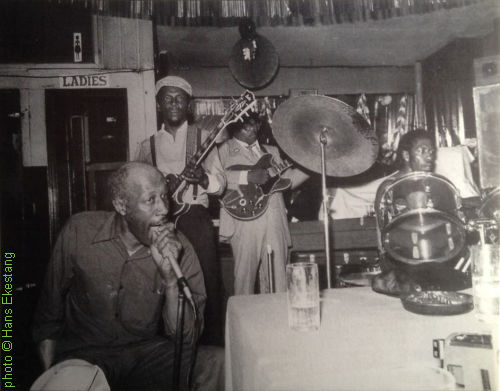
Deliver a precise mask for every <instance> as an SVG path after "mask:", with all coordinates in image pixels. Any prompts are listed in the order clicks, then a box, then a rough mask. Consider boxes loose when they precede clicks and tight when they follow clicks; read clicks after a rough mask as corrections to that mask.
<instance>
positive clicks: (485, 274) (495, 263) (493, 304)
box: [471, 244, 500, 323]
mask: <svg viewBox="0 0 500 391" xmlns="http://www.w3.org/2000/svg"><path fill="white" fill-rule="evenodd" d="M471 257H472V291H473V296H474V309H475V312H476V316H477V318H478V319H479V320H481V321H484V322H488V323H489V322H496V321H498V318H499V314H500V245H496V244H481V245H477V246H471Z"/></svg>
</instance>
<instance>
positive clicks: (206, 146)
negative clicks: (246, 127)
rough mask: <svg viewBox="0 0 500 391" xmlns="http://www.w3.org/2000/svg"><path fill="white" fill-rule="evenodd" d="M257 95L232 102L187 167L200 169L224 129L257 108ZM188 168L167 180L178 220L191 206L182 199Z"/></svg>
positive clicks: (244, 96)
mask: <svg viewBox="0 0 500 391" xmlns="http://www.w3.org/2000/svg"><path fill="white" fill-rule="evenodd" d="M256 103H257V102H256V101H255V95H254V94H253V93H252V92H250V91H245V92H244V93H243V94H242V95H241V96H240V97H239V98H238V99H237V100H234V101H233V102H231V105H230V106H229V109H228V110H227V111H226V112H225V113H224V116H223V117H222V118H221V120H220V121H219V123H218V124H217V126H216V127H215V128H214V130H212V131H211V132H210V134H209V135H208V137H207V138H206V139H205V141H203V143H202V144H201V146H200V147H199V148H198V150H197V151H196V153H195V154H194V155H193V156H192V157H191V158H190V159H189V161H188V163H187V164H186V167H188V166H190V167H195V168H196V167H198V166H199V165H200V164H201V163H202V162H203V160H205V158H206V157H207V155H208V153H209V152H210V150H211V149H212V147H213V146H214V145H215V140H216V139H217V137H218V136H219V134H221V132H222V131H223V130H224V128H225V127H226V126H227V125H229V124H231V123H233V122H236V121H241V120H242V118H243V116H248V112H249V111H250V110H253V109H254V108H255V106H256ZM185 172H186V168H185V169H184V170H183V171H182V172H181V173H180V174H179V175H175V174H168V175H167V177H166V179H167V182H169V188H170V189H172V190H171V194H172V199H173V201H174V203H173V215H174V216H175V217H176V222H177V219H178V218H179V217H180V216H182V215H183V214H185V213H186V212H187V211H188V210H189V208H190V204H187V203H185V202H184V201H183V200H182V198H183V195H184V193H185V192H186V190H187V188H188V187H189V183H188V182H187V181H186V179H185Z"/></svg>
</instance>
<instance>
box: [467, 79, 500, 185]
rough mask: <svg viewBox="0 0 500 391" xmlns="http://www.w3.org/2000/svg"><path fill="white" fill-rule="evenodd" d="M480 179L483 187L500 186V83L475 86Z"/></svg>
mask: <svg viewBox="0 0 500 391" xmlns="http://www.w3.org/2000/svg"><path fill="white" fill-rule="evenodd" d="M473 94H474V111H475V114H476V132H477V148H478V160H479V179H480V182H481V187H482V188H483V189H487V188H491V187H497V186H500V84H492V85H488V86H481V87H474V91H473Z"/></svg>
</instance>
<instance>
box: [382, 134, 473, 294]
mask: <svg viewBox="0 0 500 391" xmlns="http://www.w3.org/2000/svg"><path fill="white" fill-rule="evenodd" d="M397 159H398V164H399V169H398V170H397V171H396V172H394V173H393V174H392V175H390V176H389V177H388V178H387V179H386V180H385V181H384V182H382V183H381V184H380V186H379V188H378V189H377V193H376V196H375V205H380V202H381V200H382V197H383V195H384V193H385V190H386V189H387V188H388V187H389V186H390V185H391V184H392V183H394V182H395V181H396V180H397V179H399V178H401V177H402V176H404V175H406V174H408V173H410V172H416V171H420V172H432V171H434V168H435V163H436V146H435V143H434V137H433V134H432V133H430V132H427V131H426V130H425V129H421V128H418V129H415V130H414V131H410V132H408V133H406V134H405V135H404V136H403V137H402V138H401V141H400V143H399V147H398V155H397ZM403 192H404V193H405V194H399V195H398V194H394V195H393V203H394V205H395V206H396V208H397V209H398V211H399V212H404V211H405V210H406V209H416V208H420V207H423V208H425V207H426V206H429V205H428V202H429V200H428V199H427V195H426V194H425V193H424V192H423V191H421V190H419V189H412V188H409V187H406V188H404V189H403ZM376 209H377V210H376V217H377V230H378V233H377V239H378V242H379V245H378V247H379V254H380V266H381V269H382V273H381V274H379V275H378V276H376V277H375V278H374V279H373V280H372V288H373V289H374V290H375V291H377V292H381V293H387V294H394V295H398V294H400V293H404V292H407V291H409V290H413V289H419V288H421V289H444V288H443V287H446V288H449V289H453V288H454V287H455V286H461V287H462V288H463V285H467V284H470V281H469V282H467V276H466V275H465V274H464V273H461V272H456V271H454V270H453V268H450V266H449V265H442V264H439V265H435V264H432V263H430V264H428V265H417V266H410V265H406V264H403V263H400V262H397V261H394V260H392V259H391V258H390V257H389V255H388V254H387V253H386V252H385V250H384V247H383V246H382V235H381V228H382V227H381V224H382V222H383V213H384V211H383V208H376ZM448 264H449V263H448ZM453 264H455V262H453Z"/></svg>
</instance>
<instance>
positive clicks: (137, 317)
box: [118, 286, 165, 337]
mask: <svg viewBox="0 0 500 391" xmlns="http://www.w3.org/2000/svg"><path fill="white" fill-rule="evenodd" d="M164 302H165V295H164V290H163V289H156V287H151V288H139V287H137V288H136V287H133V286H132V287H125V288H122V289H121V290H120V294H119V297H118V314H119V319H120V322H121V323H122V325H123V327H124V328H125V329H127V331H129V332H130V333H132V334H135V335H139V336H144V337H150V336H153V335H157V334H158V331H159V327H160V319H161V316H162V313H163V312H162V309H163V305H164Z"/></svg>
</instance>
